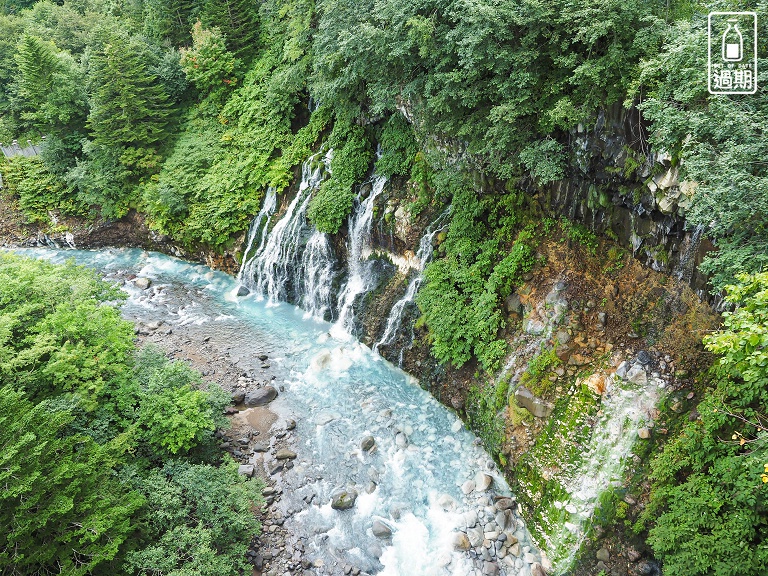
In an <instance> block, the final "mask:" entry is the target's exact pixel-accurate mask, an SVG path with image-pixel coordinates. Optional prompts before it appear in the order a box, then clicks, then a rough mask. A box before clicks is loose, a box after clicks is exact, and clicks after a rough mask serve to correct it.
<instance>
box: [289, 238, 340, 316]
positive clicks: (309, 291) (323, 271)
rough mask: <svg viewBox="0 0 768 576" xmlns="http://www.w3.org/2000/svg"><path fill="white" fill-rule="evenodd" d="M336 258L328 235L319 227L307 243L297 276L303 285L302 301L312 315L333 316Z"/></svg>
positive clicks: (300, 302)
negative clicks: (319, 229)
mask: <svg viewBox="0 0 768 576" xmlns="http://www.w3.org/2000/svg"><path fill="white" fill-rule="evenodd" d="M334 259H335V258H334V254H333V249H332V248H331V242H330V240H329V239H328V235H327V234H323V233H322V232H318V231H317V230H315V231H314V233H313V234H312V236H311V237H310V238H309V242H307V245H306V246H305V247H304V254H302V256H301V265H300V266H299V267H298V268H297V269H296V280H295V282H296V286H301V299H300V301H299V302H298V304H299V306H300V307H301V308H303V309H304V310H305V311H306V312H307V315H309V316H314V317H316V318H329V317H330V315H331V301H332V292H333V277H334Z"/></svg>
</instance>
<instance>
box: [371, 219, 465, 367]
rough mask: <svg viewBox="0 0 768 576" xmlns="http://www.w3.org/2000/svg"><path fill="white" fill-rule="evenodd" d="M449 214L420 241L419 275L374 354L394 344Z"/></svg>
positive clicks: (392, 314) (396, 308)
mask: <svg viewBox="0 0 768 576" xmlns="http://www.w3.org/2000/svg"><path fill="white" fill-rule="evenodd" d="M449 214H450V208H449V209H448V210H446V211H445V212H443V213H442V214H440V216H438V218H437V219H436V220H435V221H434V222H433V223H432V224H430V225H429V226H428V227H427V230H426V232H425V233H424V236H422V237H421V240H420V241H419V249H418V250H417V251H416V258H417V259H418V261H419V264H418V269H417V271H416V272H417V273H416V275H415V276H414V277H413V278H412V279H411V281H410V282H409V283H408V288H407V289H406V290H405V295H403V297H402V298H400V300H398V301H397V302H395V304H394V305H393V306H392V310H391V311H390V313H389V317H388V318H387V327H386V328H385V329H384V334H383V335H382V336H381V339H380V340H379V341H378V342H376V344H374V345H373V350H374V352H378V351H379V347H380V346H389V345H390V344H392V342H394V340H395V337H396V336H397V333H398V331H399V330H400V326H401V325H402V323H403V313H404V311H405V308H406V306H408V305H409V304H411V303H412V302H413V301H414V300H415V299H416V293H417V292H418V291H419V288H420V287H421V283H422V282H423V281H424V268H426V266H427V264H428V263H429V260H430V259H431V258H432V252H433V247H432V242H433V241H434V239H435V235H436V234H438V233H439V232H440V231H441V230H443V229H444V228H445V227H446V226H447V222H446V219H447V217H448V215H449ZM405 349H406V347H404V348H403V349H401V350H400V359H399V360H400V365H402V363H403V351H404V350H405Z"/></svg>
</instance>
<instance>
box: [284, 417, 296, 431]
mask: <svg viewBox="0 0 768 576" xmlns="http://www.w3.org/2000/svg"><path fill="white" fill-rule="evenodd" d="M295 428H296V420H294V419H293V418H288V420H286V421H285V429H286V430H294V429H295Z"/></svg>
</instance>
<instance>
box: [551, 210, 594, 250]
mask: <svg viewBox="0 0 768 576" xmlns="http://www.w3.org/2000/svg"><path fill="white" fill-rule="evenodd" d="M560 228H561V229H562V230H563V234H565V237H566V238H567V239H568V240H570V241H571V242H574V243H576V244H579V245H580V246H583V247H584V248H585V249H586V250H587V252H589V253H590V254H591V255H592V256H595V255H597V236H595V233H594V232H592V231H591V230H589V229H588V228H587V227H586V226H584V225H583V224H578V223H575V222H571V221H570V220H568V218H565V217H562V218H560Z"/></svg>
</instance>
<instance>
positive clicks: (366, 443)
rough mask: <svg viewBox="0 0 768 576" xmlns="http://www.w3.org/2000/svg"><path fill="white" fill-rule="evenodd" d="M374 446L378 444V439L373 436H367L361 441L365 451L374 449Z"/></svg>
mask: <svg viewBox="0 0 768 576" xmlns="http://www.w3.org/2000/svg"><path fill="white" fill-rule="evenodd" d="M374 446H376V440H375V439H374V438H373V436H366V437H365V438H363V439H362V441H361V442H360V448H362V449H363V451H364V452H370V451H371V450H373V447H374Z"/></svg>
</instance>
